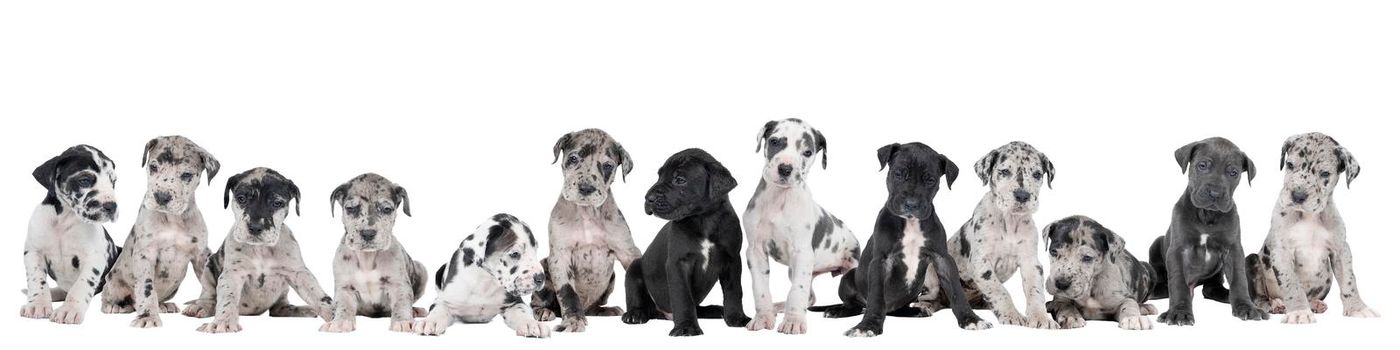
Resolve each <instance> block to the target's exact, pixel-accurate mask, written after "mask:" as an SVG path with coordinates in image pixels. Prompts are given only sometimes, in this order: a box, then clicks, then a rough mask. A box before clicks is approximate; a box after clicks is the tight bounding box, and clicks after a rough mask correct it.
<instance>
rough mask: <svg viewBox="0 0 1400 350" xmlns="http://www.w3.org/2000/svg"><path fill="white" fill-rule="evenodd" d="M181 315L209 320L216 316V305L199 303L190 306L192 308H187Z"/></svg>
mask: <svg viewBox="0 0 1400 350" xmlns="http://www.w3.org/2000/svg"><path fill="white" fill-rule="evenodd" d="M180 313H182V314H184V315H185V316H188V317H194V318H208V317H210V316H214V304H206V303H198V302H197V303H194V304H190V306H186V307H185V310H184V311H182V312H180Z"/></svg>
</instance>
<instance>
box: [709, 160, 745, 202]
mask: <svg viewBox="0 0 1400 350" xmlns="http://www.w3.org/2000/svg"><path fill="white" fill-rule="evenodd" d="M705 170H706V172H707V173H709V174H710V178H709V181H708V182H707V187H709V193H710V198H711V199H716V200H720V199H726V198H729V197H728V196H729V191H732V190H734V187H736V186H738V185H739V183H738V181H736V180H734V176H733V175H730V174H729V169H727V168H725V167H724V165H723V164H720V163H719V161H717V160H714V159H708V160H706V161H705Z"/></svg>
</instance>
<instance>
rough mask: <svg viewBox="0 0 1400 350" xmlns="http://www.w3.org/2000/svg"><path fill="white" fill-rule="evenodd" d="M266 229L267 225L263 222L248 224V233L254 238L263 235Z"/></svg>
mask: <svg viewBox="0 0 1400 350" xmlns="http://www.w3.org/2000/svg"><path fill="white" fill-rule="evenodd" d="M265 229H267V225H265V224H263V223H262V221H253V222H249V223H248V233H251V234H253V235H254V236H257V235H261V234H262V232H263V230H265Z"/></svg>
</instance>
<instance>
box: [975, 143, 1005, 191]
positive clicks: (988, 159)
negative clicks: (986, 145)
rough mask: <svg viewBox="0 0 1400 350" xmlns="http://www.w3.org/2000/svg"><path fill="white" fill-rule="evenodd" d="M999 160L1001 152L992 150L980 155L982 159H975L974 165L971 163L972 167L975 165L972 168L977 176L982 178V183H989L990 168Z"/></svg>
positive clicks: (990, 177)
mask: <svg viewBox="0 0 1400 350" xmlns="http://www.w3.org/2000/svg"><path fill="white" fill-rule="evenodd" d="M1000 160H1001V152H1000V151H998V150H992V151H991V152H989V153H987V155H985V156H982V159H979V160H977V164H976V165H973V166H974V167H976V169H973V170H975V171H977V177H978V178H981V179H982V185H986V184H988V183H991V180H992V168H996V166H997V162H998V161H1000Z"/></svg>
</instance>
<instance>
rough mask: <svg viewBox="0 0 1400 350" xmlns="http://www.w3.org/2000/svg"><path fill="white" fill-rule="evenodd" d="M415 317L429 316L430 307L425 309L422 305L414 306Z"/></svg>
mask: <svg viewBox="0 0 1400 350" xmlns="http://www.w3.org/2000/svg"><path fill="white" fill-rule="evenodd" d="M413 317H415V318H417V317H428V309H424V308H421V307H417V306H414V307H413Z"/></svg>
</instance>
